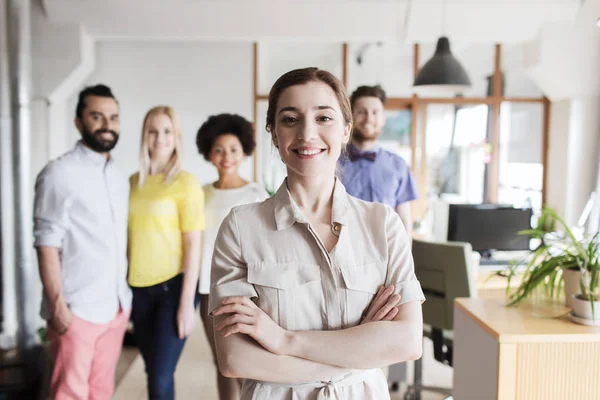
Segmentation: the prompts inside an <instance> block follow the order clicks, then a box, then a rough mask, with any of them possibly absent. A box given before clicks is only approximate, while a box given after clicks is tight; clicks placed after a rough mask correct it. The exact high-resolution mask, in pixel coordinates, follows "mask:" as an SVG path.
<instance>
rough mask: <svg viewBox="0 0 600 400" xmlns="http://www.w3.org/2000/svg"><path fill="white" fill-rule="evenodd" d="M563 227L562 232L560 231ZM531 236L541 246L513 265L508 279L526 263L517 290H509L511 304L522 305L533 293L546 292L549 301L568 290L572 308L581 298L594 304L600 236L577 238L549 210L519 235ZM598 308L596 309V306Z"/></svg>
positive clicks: (596, 292) (592, 305)
mask: <svg viewBox="0 0 600 400" xmlns="http://www.w3.org/2000/svg"><path fill="white" fill-rule="evenodd" d="M559 228H560V229H559ZM520 233H521V234H524V235H529V236H530V237H531V238H532V239H535V240H536V241H537V242H538V243H539V244H538V245H537V247H536V248H535V250H533V251H532V254H531V255H530V256H529V257H527V259H526V260H519V261H515V262H512V263H511V265H510V266H509V269H508V271H505V272H508V279H509V285H508V287H510V280H511V279H512V278H514V277H515V275H517V274H518V273H519V272H518V271H520V269H521V267H522V266H523V264H525V271H524V273H523V276H522V280H521V283H520V285H519V286H518V287H517V289H516V290H515V291H513V292H511V291H510V290H509V289H507V295H508V305H509V306H513V305H517V304H519V303H520V302H521V301H523V300H524V299H526V298H530V297H532V295H533V294H534V293H538V294H539V293H540V292H541V293H543V294H544V295H545V296H547V297H548V298H550V299H552V298H556V297H558V296H559V295H560V294H562V292H563V288H564V290H565V299H566V301H567V305H569V306H570V307H573V302H574V301H575V300H574V299H576V298H577V299H580V297H577V296H578V295H580V294H582V296H583V297H584V298H585V299H586V300H587V301H588V303H589V304H588V305H589V306H590V307H592V310H594V309H595V308H598V309H600V305H597V306H596V305H595V304H593V300H592V299H594V298H595V297H594V296H597V295H598V294H599V293H598V279H599V278H598V263H599V257H598V256H599V253H600V235H599V234H598V233H597V234H595V235H593V236H591V237H587V238H578V237H576V236H575V235H574V234H573V231H572V230H571V229H569V227H568V226H567V224H566V223H565V222H564V221H563V219H562V218H560V216H559V215H558V214H557V213H556V211H554V210H553V209H551V208H549V207H545V208H544V209H543V210H542V214H541V215H540V218H539V219H538V223H537V227H534V228H532V229H530V230H526V231H523V232H520ZM594 306H595V307H594Z"/></svg>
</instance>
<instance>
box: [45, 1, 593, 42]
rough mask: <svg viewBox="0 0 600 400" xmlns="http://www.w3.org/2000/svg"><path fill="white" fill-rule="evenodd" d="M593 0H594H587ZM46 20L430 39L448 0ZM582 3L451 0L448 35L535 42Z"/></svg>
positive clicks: (145, 7) (170, 8)
mask: <svg viewBox="0 0 600 400" xmlns="http://www.w3.org/2000/svg"><path fill="white" fill-rule="evenodd" d="M588 1H590V0H588ZM42 2H43V4H44V8H45V10H46V12H47V15H48V18H49V19H50V21H51V22H56V23H77V24H82V25H83V26H85V28H86V30H87V31H88V32H89V33H90V34H91V35H92V36H93V37H95V38H97V39H99V40H132V39H134V40H156V39H158V40H244V41H261V40H298V41H313V40H314V41H335V42H339V41H348V42H353V41H375V40H380V41H398V40H400V41H408V42H411V43H412V42H432V41H435V40H436V38H437V37H438V36H439V35H441V34H442V33H443V32H442V31H443V28H442V27H443V24H442V21H443V19H444V18H443V12H442V10H443V7H442V4H443V3H442V2H443V0H412V1H411V0H296V1H293V0H285V1H283V0H168V1H167V0H125V1H123V0H102V1H98V0H42ZM580 6H581V0H447V8H446V10H447V12H446V16H447V18H446V23H445V25H446V26H447V29H446V33H447V34H448V36H450V37H451V38H452V39H453V40H458V41H466V42H502V43H517V42H522V41H526V40H531V39H533V38H534V37H535V35H536V34H537V33H538V32H539V30H540V28H541V27H542V24H544V23H546V22H552V21H560V20H568V19H571V18H573V17H574V16H575V14H576V13H577V11H578V10H579V8H580Z"/></svg>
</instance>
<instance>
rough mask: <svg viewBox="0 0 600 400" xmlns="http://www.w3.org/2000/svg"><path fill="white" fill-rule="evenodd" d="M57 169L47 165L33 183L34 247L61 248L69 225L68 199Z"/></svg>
mask: <svg viewBox="0 0 600 400" xmlns="http://www.w3.org/2000/svg"><path fill="white" fill-rule="evenodd" d="M60 175H61V174H60V172H59V171H58V168H56V167H54V166H53V165H52V164H49V165H48V166H47V167H46V168H44V169H43V170H42V172H40V174H39V175H38V177H37V180H36V183H35V199H34V206H33V236H34V246H35V247H39V246H48V247H58V248H61V247H62V244H63V239H64V237H65V234H66V232H67V229H68V224H69V213H68V209H69V204H70V199H69V197H68V194H67V191H66V190H65V189H64V185H63V184H62V183H61V179H66V177H61V176H60Z"/></svg>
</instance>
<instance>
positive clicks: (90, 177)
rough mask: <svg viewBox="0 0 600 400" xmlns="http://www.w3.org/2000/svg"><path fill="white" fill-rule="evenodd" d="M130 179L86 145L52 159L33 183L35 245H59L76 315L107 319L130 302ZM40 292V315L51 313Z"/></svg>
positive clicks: (66, 289) (69, 298)
mask: <svg viewBox="0 0 600 400" xmlns="http://www.w3.org/2000/svg"><path fill="white" fill-rule="evenodd" d="M128 211H129V180H128V179H127V176H126V175H125V174H123V173H122V172H121V170H120V169H119V168H118V167H117V165H116V164H115V162H114V161H113V159H112V158H109V159H108V160H107V159H106V158H105V157H104V156H102V155H101V154H99V153H97V152H95V151H93V150H91V149H89V148H87V147H86V146H85V145H83V143H82V142H79V143H77V145H76V146H75V149H73V150H72V151H70V152H68V153H66V154H64V155H63V156H61V157H60V158H58V159H57V160H54V161H51V162H50V163H48V165H47V166H46V167H45V168H44V169H43V170H42V172H40V174H39V175H38V177H37V180H36V185H35V204H34V213H33V214H34V217H33V218H34V239H35V242H34V246H36V247H39V246H48V247H56V248H59V249H60V257H61V271H60V274H61V278H62V285H63V294H64V297H65V300H66V303H67V305H68V306H69V308H70V309H71V311H72V312H73V314H74V315H75V316H77V317H78V318H81V319H83V320H85V321H88V322H92V323H96V324H106V323H108V322H110V321H111V320H112V319H113V318H114V317H115V316H116V315H117V313H118V312H119V308H120V307H121V308H122V309H123V310H124V311H126V312H128V311H129V309H130V307H131V290H130V288H129V286H128V285H127V217H128ZM48 305H49V303H48V299H47V298H46V296H45V294H44V295H43V300H42V308H41V316H42V318H44V319H49V318H50V317H51V315H50V313H49V309H48Z"/></svg>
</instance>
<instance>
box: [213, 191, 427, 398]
mask: <svg viewBox="0 0 600 400" xmlns="http://www.w3.org/2000/svg"><path fill="white" fill-rule="evenodd" d="M332 231H333V232H334V233H335V234H337V235H339V239H338V243H337V244H336V245H335V247H334V248H333V250H332V251H331V252H330V253H328V252H327V251H326V249H325V247H324V246H323V244H322V242H321V240H320V239H319V238H318V236H317V234H316V233H315V231H314V230H313V229H312V228H311V226H310V224H309V223H308V221H307V219H306V218H305V217H304V215H303V214H302V212H301V210H300V208H299V207H298V205H297V204H296V203H295V202H294V200H293V199H292V197H291V196H290V193H289V191H288V189H287V184H286V182H284V183H283V184H282V185H281V187H280V188H279V190H278V191H277V193H276V194H275V195H274V196H273V197H271V198H269V199H267V200H265V201H264V202H262V203H255V204H248V205H243V206H239V207H236V208H234V209H233V210H232V211H231V213H230V214H229V215H228V216H227V218H226V219H225V220H224V221H223V223H222V225H221V228H220V230H219V234H218V236H217V239H216V242H215V249H214V255H213V262H212V278H211V292H210V306H209V311H210V312H212V311H213V310H214V309H216V308H217V307H219V306H220V305H221V302H222V301H223V300H224V299H225V298H227V297H231V296H249V297H252V298H254V301H255V302H256V304H257V305H258V306H259V307H260V308H261V309H262V310H264V311H265V312H266V313H267V314H268V315H269V316H270V317H271V318H272V319H273V320H274V321H275V322H276V323H277V324H279V325H280V326H281V327H282V328H284V329H287V330H340V329H346V328H349V327H352V326H356V325H358V324H359V323H360V321H361V318H362V316H363V313H364V312H365V311H366V309H367V307H368V306H369V304H370V303H371V301H372V300H373V298H374V296H375V294H376V292H377V291H378V289H379V287H380V286H382V285H390V284H394V285H395V286H396V293H399V294H400V296H402V299H401V303H407V302H410V301H421V302H422V301H424V300H425V297H424V296H423V292H422V290H421V285H420V284H419V281H418V280H417V279H416V277H415V273H414V265H413V260H412V255H411V248H410V240H409V238H408V236H407V234H406V230H405V229H404V227H403V225H402V222H401V220H400V217H399V216H398V215H397V214H396V213H395V212H394V211H393V210H392V209H391V208H390V207H388V206H386V205H383V204H379V203H368V202H365V201H362V200H359V199H356V198H354V197H352V196H350V195H349V194H347V193H346V189H345V188H344V186H343V185H342V184H341V182H340V181H339V180H337V181H336V183H335V189H334V194H333V210H332ZM401 345H402V343H398V346H401ZM348 351H352V349H348ZM257 368H260V366H258V365H257ZM251 399H252V400H263V399H265V400H267V399H268V400H288V399H289V400H313V399H316V400H325V399H336V400H337V399H344V400H371V399H372V400H382V399H389V392H388V386H387V382H386V379H385V376H384V374H383V372H382V371H381V370H380V369H370V370H364V371H357V372H353V373H351V374H348V375H345V376H340V377H333V378H332V379H331V380H330V381H327V382H322V381H315V382H309V383H306V384H301V385H285V384H280V383H270V382H262V381H254V380H250V379H246V380H245V381H244V384H243V388H242V400H251Z"/></svg>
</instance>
